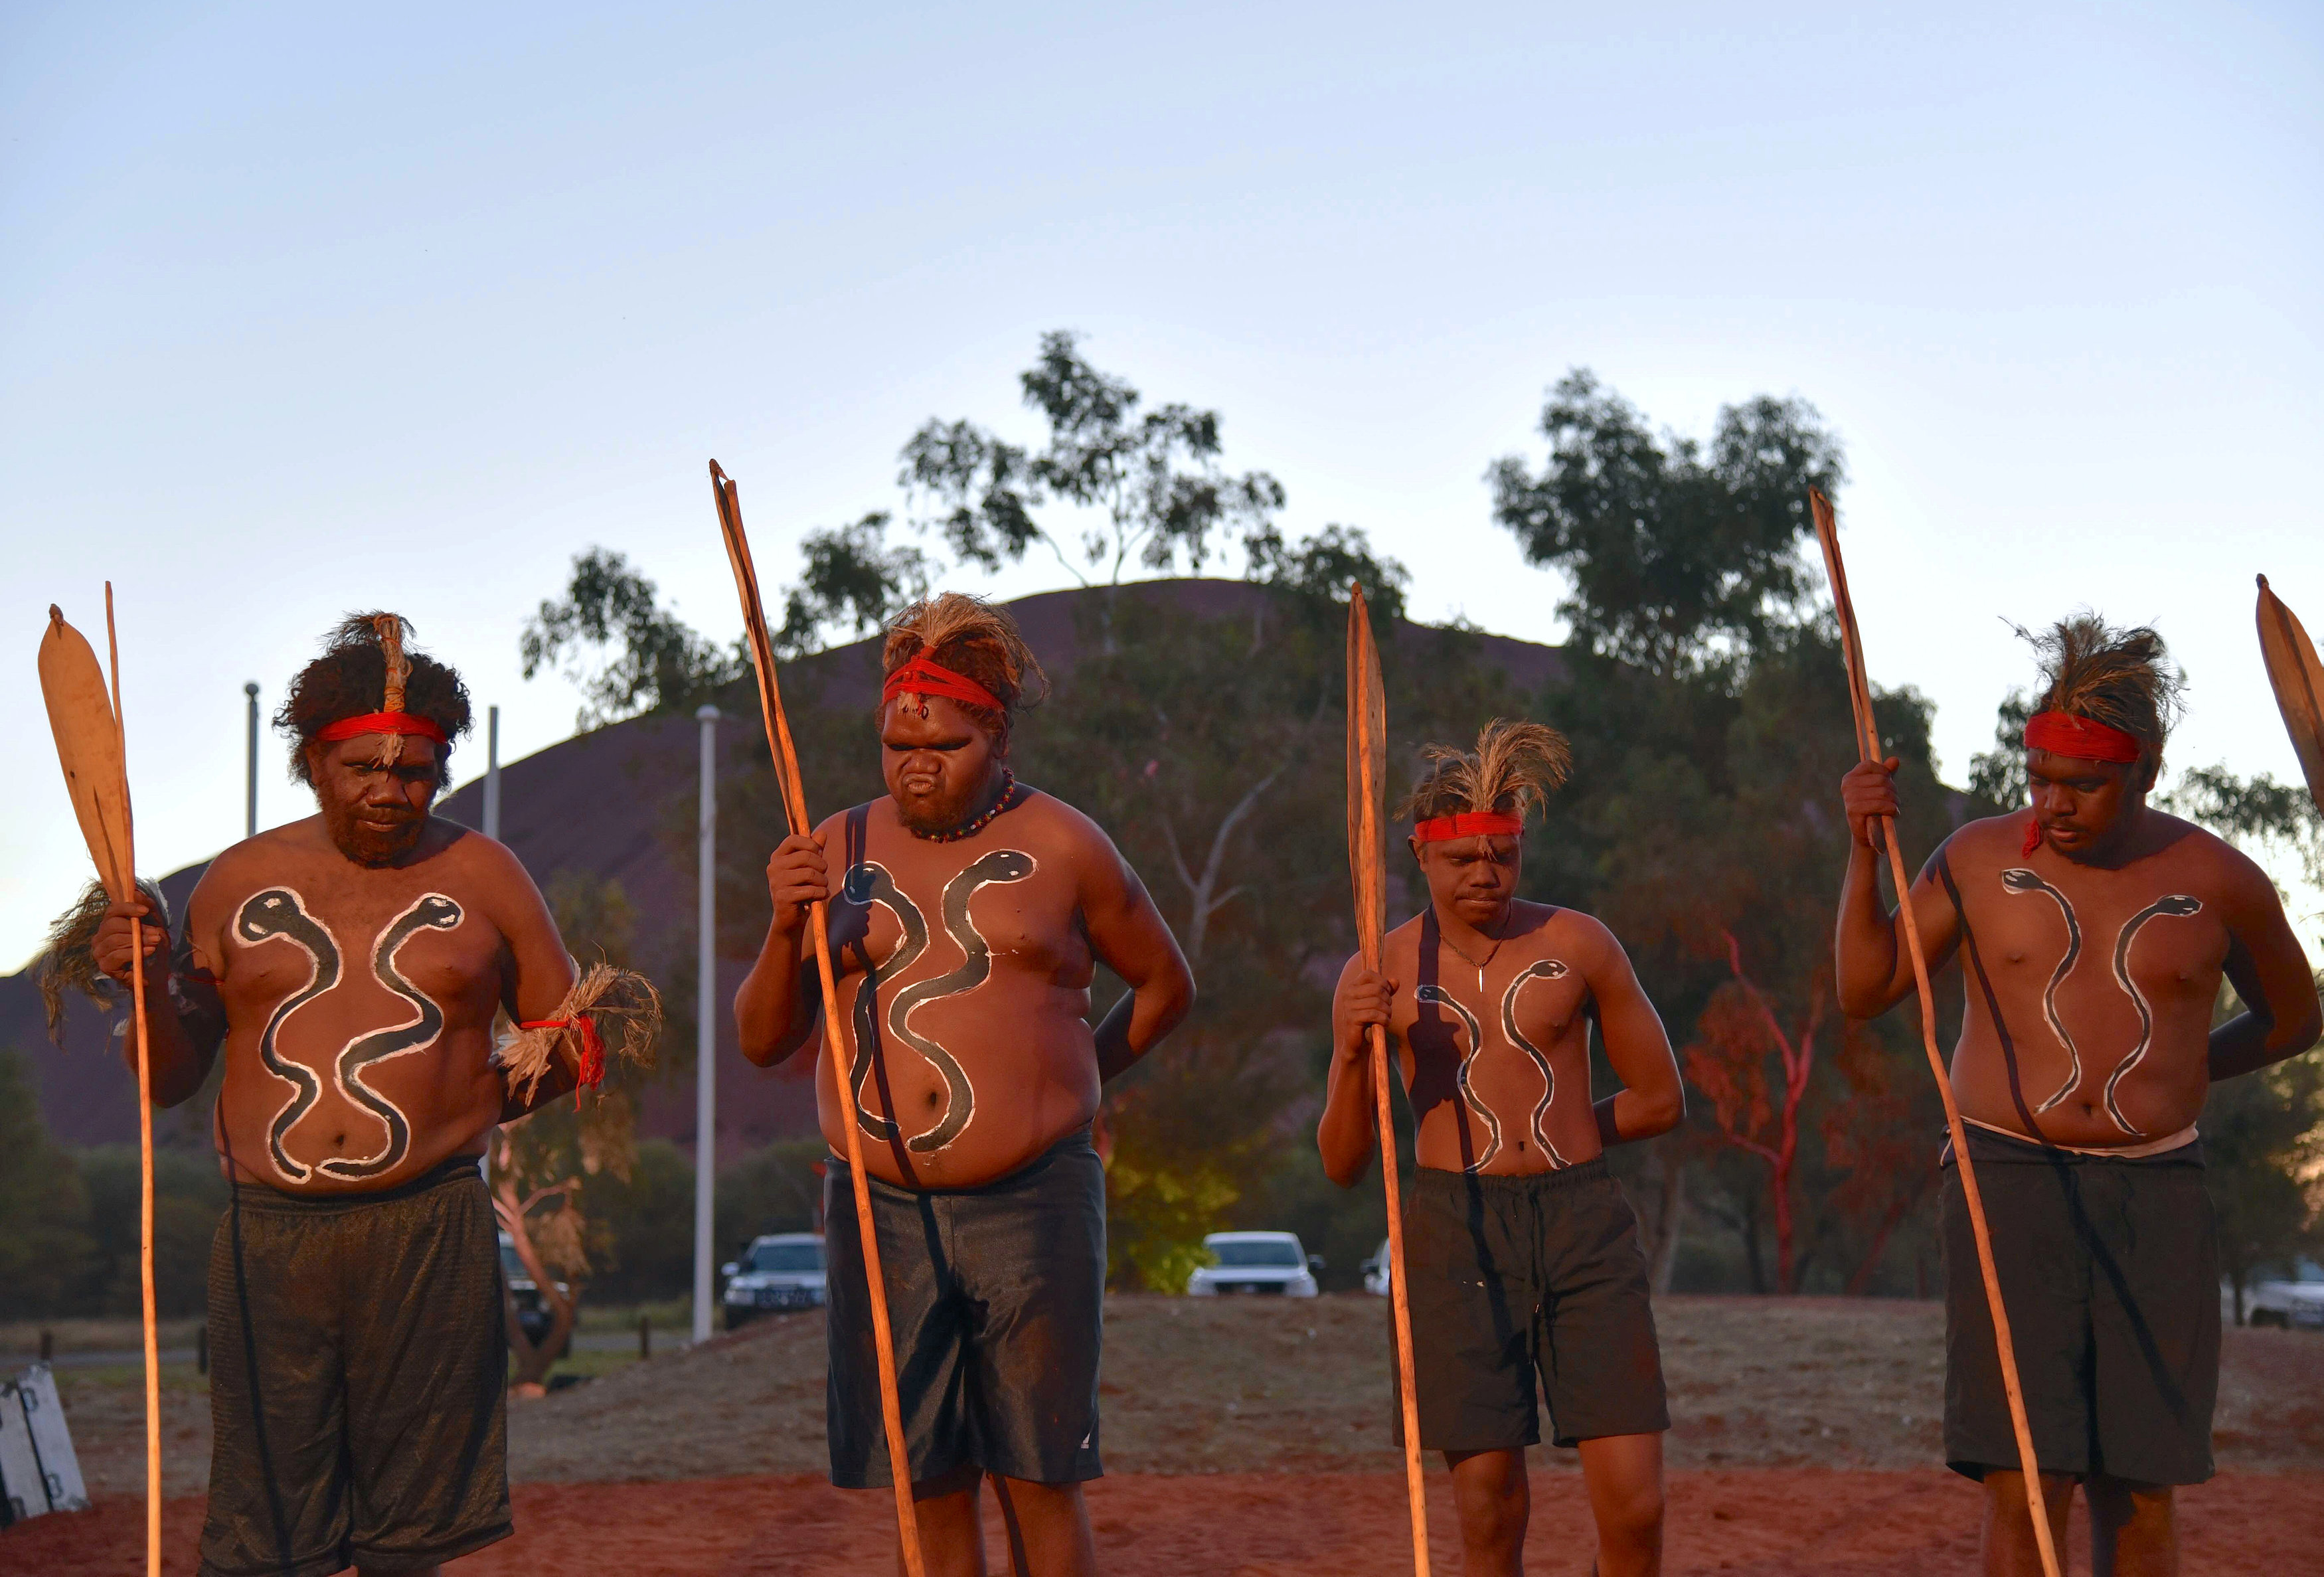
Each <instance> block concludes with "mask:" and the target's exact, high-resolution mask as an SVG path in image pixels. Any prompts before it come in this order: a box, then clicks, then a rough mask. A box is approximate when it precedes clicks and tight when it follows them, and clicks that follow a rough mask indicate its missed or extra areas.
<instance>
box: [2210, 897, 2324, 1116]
mask: <svg viewBox="0 0 2324 1577" xmlns="http://www.w3.org/2000/svg"><path fill="white" fill-rule="evenodd" d="M2236 858H2237V859H2238V860H2239V861H2242V863H2243V864H2244V865H2245V866H2246V867H2247V869H2246V871H2244V872H2243V873H2242V876H2243V879H2242V880H2241V881H2238V882H2237V884H2236V894H2235V897H2234V899H2232V900H2231V902H2230V908H2229V910H2228V914H2227V979H2228V980H2229V981H2231V982H2234V984H2235V988H2236V995H2237V996H2239V997H2241V998H2242V999H2243V1000H2244V1002H2245V1004H2246V1007H2247V1008H2248V1011H2246V1012H2243V1013H2239V1014H2237V1015H2236V1017H2235V1018H2233V1019H2228V1020H2227V1022H2226V1023H2224V1024H2222V1025H2220V1026H2219V1027H2218V1028H2217V1029H2214V1030H2212V1031H2211V1052H2210V1062H2211V1079H2212V1081H2213V1082H2214V1083H2217V1082H2218V1080H2221V1079H2232V1078H2234V1077H2235V1076H2236V1074H2247V1073H2251V1072H2253V1071H2254V1070H2255V1069H2258V1068H2264V1067H2266V1066H2267V1065H2270V1064H2271V1063H2279V1062H2282V1060H2283V1059H2284V1058H2286V1057H2289V1056H2299V1055H2300V1054H2301V1052H2303V1051H2306V1050H2307V1049H2308V1048H2309V1047H2311V1046H2313V1045H2315V1044H2316V1039H2317V1036H2318V1035H2319V1032H2324V1013H2319V1007H2318V1003H2317V1001H2316V977H2315V976H2314V975H2313V974H2311V973H2309V969H2308V956H2307V954H2305V953H2303V952H2301V947H2300V938H2299V937H2297V936H2294V935H2292V926H2291V923H2290V922H2289V921H2288V920H2286V919H2285V918H2284V916H2283V905H2282V901H2281V900H2280V899H2277V897H2276V895H2275V887H2274V884H2273V883H2272V882H2270V881H2268V879H2267V877H2266V875H2265V874H2264V872H2262V871H2260V870H2259V868H2258V867H2257V866H2255V865H2252V864H2251V862H2249V861H2243V860H2242V857H2241V856H2240V855H2238V856H2236Z"/></svg>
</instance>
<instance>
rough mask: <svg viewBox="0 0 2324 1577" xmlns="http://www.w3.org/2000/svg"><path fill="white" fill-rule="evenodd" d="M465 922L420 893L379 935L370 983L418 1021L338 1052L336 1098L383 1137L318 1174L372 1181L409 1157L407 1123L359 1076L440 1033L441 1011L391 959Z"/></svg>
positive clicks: (436, 898)
mask: <svg viewBox="0 0 2324 1577" xmlns="http://www.w3.org/2000/svg"><path fill="white" fill-rule="evenodd" d="M463 918H465V917H464V916H463V915H462V913H461V911H460V906H459V905H458V904H457V903H455V902H454V901H453V900H452V899H448V898H447V897H445V896H444V895H443V894H442V893H440V892H426V893H422V894H420V896H419V897H418V898H416V899H412V900H411V903H410V907H409V908H406V909H405V910H404V911H403V912H402V913H401V914H400V915H398V916H396V917H395V918H393V919H392V920H390V921H389V922H388V923H387V926H386V927H385V928H384V929H383V930H382V931H381V932H380V934H379V940H378V941H376V942H374V944H372V950H371V972H372V975H373V978H374V979H376V980H377V981H378V982H379V983H380V984H382V985H383V986H385V987H386V988H387V989H388V990H389V991H393V992H394V993H395V994H396V995H397V996H399V997H401V998H402V999H403V1000H404V1001H407V1002H409V1003H410V1004H411V1008H412V1010H413V1012H415V1013H416V1014H418V1015H419V1016H418V1017H417V1018H415V1019H412V1020H411V1021H410V1023H408V1024H398V1025H395V1026H393V1027H392V1028H386V1029H374V1030H373V1031H371V1032H370V1033H368V1034H365V1035H359V1036H357V1037H355V1038H354V1039H353V1040H350V1041H348V1042H347V1043H346V1046H345V1047H342V1048H341V1049H340V1051H339V1055H338V1057H337V1061H336V1062H335V1063H334V1064H333V1065H332V1069H331V1074H332V1077H333V1079H334V1080H335V1081H336V1082H337V1084H338V1087H339V1093H341V1094H342V1095H345V1096H346V1098H347V1099H348V1100H349V1101H352V1102H355V1104H356V1105H358V1106H360V1107H362V1108H363V1109H364V1111H368V1112H370V1113H371V1114H372V1115H373V1116H374V1117H376V1118H378V1119H379V1120H380V1122H381V1123H382V1125H383V1126H384V1127H385V1129H386V1130H387V1137H386V1139H385V1141H384V1142H383V1144H382V1145H381V1147H380V1148H378V1149H376V1150H374V1151H373V1152H372V1153H371V1154H370V1155H368V1156H363V1157H343V1156H334V1157H331V1158H330V1159H329V1160H327V1161H324V1162H323V1163H321V1164H320V1165H319V1166H318V1167H316V1170H317V1171H318V1172H322V1173H324V1174H325V1175H327V1176H332V1177H345V1178H363V1177H377V1176H381V1175H382V1174H383V1173H387V1172H392V1171H393V1170H394V1169H395V1168H396V1167H400V1166H401V1165H402V1164H403V1157H405V1156H407V1155H409V1154H410V1151H411V1121H410V1119H409V1118H407V1117H405V1116H404V1114H403V1111H402V1108H401V1107H399V1106H397V1105H396V1104H395V1102H392V1101H390V1100H389V1099H388V1098H387V1097H386V1096H384V1095H382V1094H381V1093H379V1092H378V1091H376V1090H374V1089H373V1088H372V1087H371V1086H370V1085H368V1084H364V1081H363V1074H364V1071H365V1070H367V1069H368V1068H370V1067H372V1066H373V1065H374V1064H377V1063H383V1062H386V1061H388V1060H389V1059H390V1058H392V1057H399V1056H410V1055H411V1054H412V1053H414V1052H419V1051H425V1050H427V1049H428V1048H429V1047H431V1046H433V1045H435V1044H436V1040H437V1037H438V1036H440V1035H442V1034H443V1033H444V1010H443V1008H442V1007H440V1006H439V1005H438V1003H437V1001H436V1000H435V999H434V998H432V997H430V996H429V995H428V993H427V992H425V991H420V989H419V988H418V987H416V986H414V985H413V984H412V983H411V982H410V981H408V980H406V979H404V978H403V976H402V975H401V973H397V971H396V967H395V955H396V954H398V953H399V952H401V951H402V948H403V945H404V944H405V943H406V942H409V941H410V940H411V938H412V937H414V936H418V935H419V934H420V932H421V931H449V930H451V929H453V928H454V927H457V926H458V925H459V923H460V921H461V920H462V919H463Z"/></svg>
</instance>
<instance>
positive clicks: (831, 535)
mask: <svg viewBox="0 0 2324 1577" xmlns="http://www.w3.org/2000/svg"><path fill="white" fill-rule="evenodd" d="M888 518H889V517H888V512H887V511H886V510H874V511H872V512H871V513H870V514H867V515H865V516H864V517H863V518H862V520H860V521H856V522H855V523H854V524H853V525H852V526H838V527H835V528H833V529H832V530H827V531H809V532H808V533H807V537H806V539H804V540H803V541H802V542H801V543H800V545H799V551H800V553H801V554H802V555H803V556H804V557H805V558H806V559H807V567H806V568H805V569H804V570H803V571H801V572H800V575H799V579H798V585H797V586H792V587H790V588H789V589H788V591H787V592H786V593H785V594H784V596H783V622H782V628H781V629H779V630H778V631H776V632H774V634H773V636H772V637H771V639H772V641H773V644H774V648H775V651H776V654H777V655H778V656H784V657H796V656H802V655H805V654H806V653H807V652H811V651H819V650H822V649H823V647H824V646H825V644H826V643H827V637H828V635H829V633H830V632H832V631H834V630H838V631H842V632H844V638H845V639H848V640H853V639H855V638H856V637H858V636H862V635H869V634H871V632H874V631H876V630H878V629H880V628H881V626H882V625H884V624H885V623H886V622H888V621H889V620H890V619H891V618H893V617H894V616H895V615H896V614H897V613H901V612H902V611H903V610H904V609H905V608H906V607H908V606H909V605H910V604H912V603H914V602H916V601H918V599H919V598H921V597H924V596H926V595H927V593H928V587H929V586H931V585H932V584H934V576H933V572H932V568H931V566H930V564H929V562H928V558H927V554H925V553H923V552H921V551H920V550H919V549H918V548H912V547H901V548H890V547H889V546H888V544H887V531H888Z"/></svg>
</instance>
